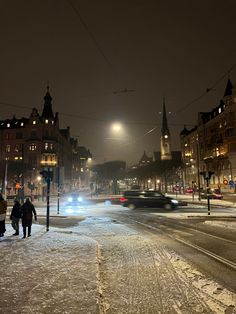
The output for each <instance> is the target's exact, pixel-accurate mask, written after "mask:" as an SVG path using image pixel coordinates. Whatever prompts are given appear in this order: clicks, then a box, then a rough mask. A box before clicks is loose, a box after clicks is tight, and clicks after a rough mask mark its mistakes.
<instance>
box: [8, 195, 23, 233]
mask: <svg viewBox="0 0 236 314" xmlns="http://www.w3.org/2000/svg"><path fill="white" fill-rule="evenodd" d="M20 218H21V206H20V202H19V201H18V200H17V199H15V200H14V205H13V207H12V210H11V215H10V219H11V225H12V228H13V229H15V233H14V234H13V235H19V221H20Z"/></svg>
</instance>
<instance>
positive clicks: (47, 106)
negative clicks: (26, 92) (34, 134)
mask: <svg viewBox="0 0 236 314" xmlns="http://www.w3.org/2000/svg"><path fill="white" fill-rule="evenodd" d="M51 101H52V97H51V95H50V93H49V86H47V93H46V95H45V96H44V107H43V112H42V118H49V119H54V115H53V111H52V103H51Z"/></svg>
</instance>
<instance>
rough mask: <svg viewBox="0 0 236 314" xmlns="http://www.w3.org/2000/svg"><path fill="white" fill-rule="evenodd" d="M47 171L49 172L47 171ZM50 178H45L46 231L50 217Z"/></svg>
mask: <svg viewBox="0 0 236 314" xmlns="http://www.w3.org/2000/svg"><path fill="white" fill-rule="evenodd" d="M48 171H49V170H48ZM50 181H51V180H50V178H47V219H46V231H49V217H50Z"/></svg>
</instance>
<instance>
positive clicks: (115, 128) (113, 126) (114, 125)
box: [112, 123, 122, 132]
mask: <svg viewBox="0 0 236 314" xmlns="http://www.w3.org/2000/svg"><path fill="white" fill-rule="evenodd" d="M121 129H122V127H121V124H120V123H114V124H113V125H112V130H113V131H115V132H119V131H120V130H121Z"/></svg>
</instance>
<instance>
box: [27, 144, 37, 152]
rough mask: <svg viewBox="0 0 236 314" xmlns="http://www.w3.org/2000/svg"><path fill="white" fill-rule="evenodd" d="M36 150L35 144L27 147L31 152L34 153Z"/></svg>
mask: <svg viewBox="0 0 236 314" xmlns="http://www.w3.org/2000/svg"><path fill="white" fill-rule="evenodd" d="M36 149H37V146H36V144H34V143H32V144H30V146H29V150H31V151H35V150H36Z"/></svg>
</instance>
